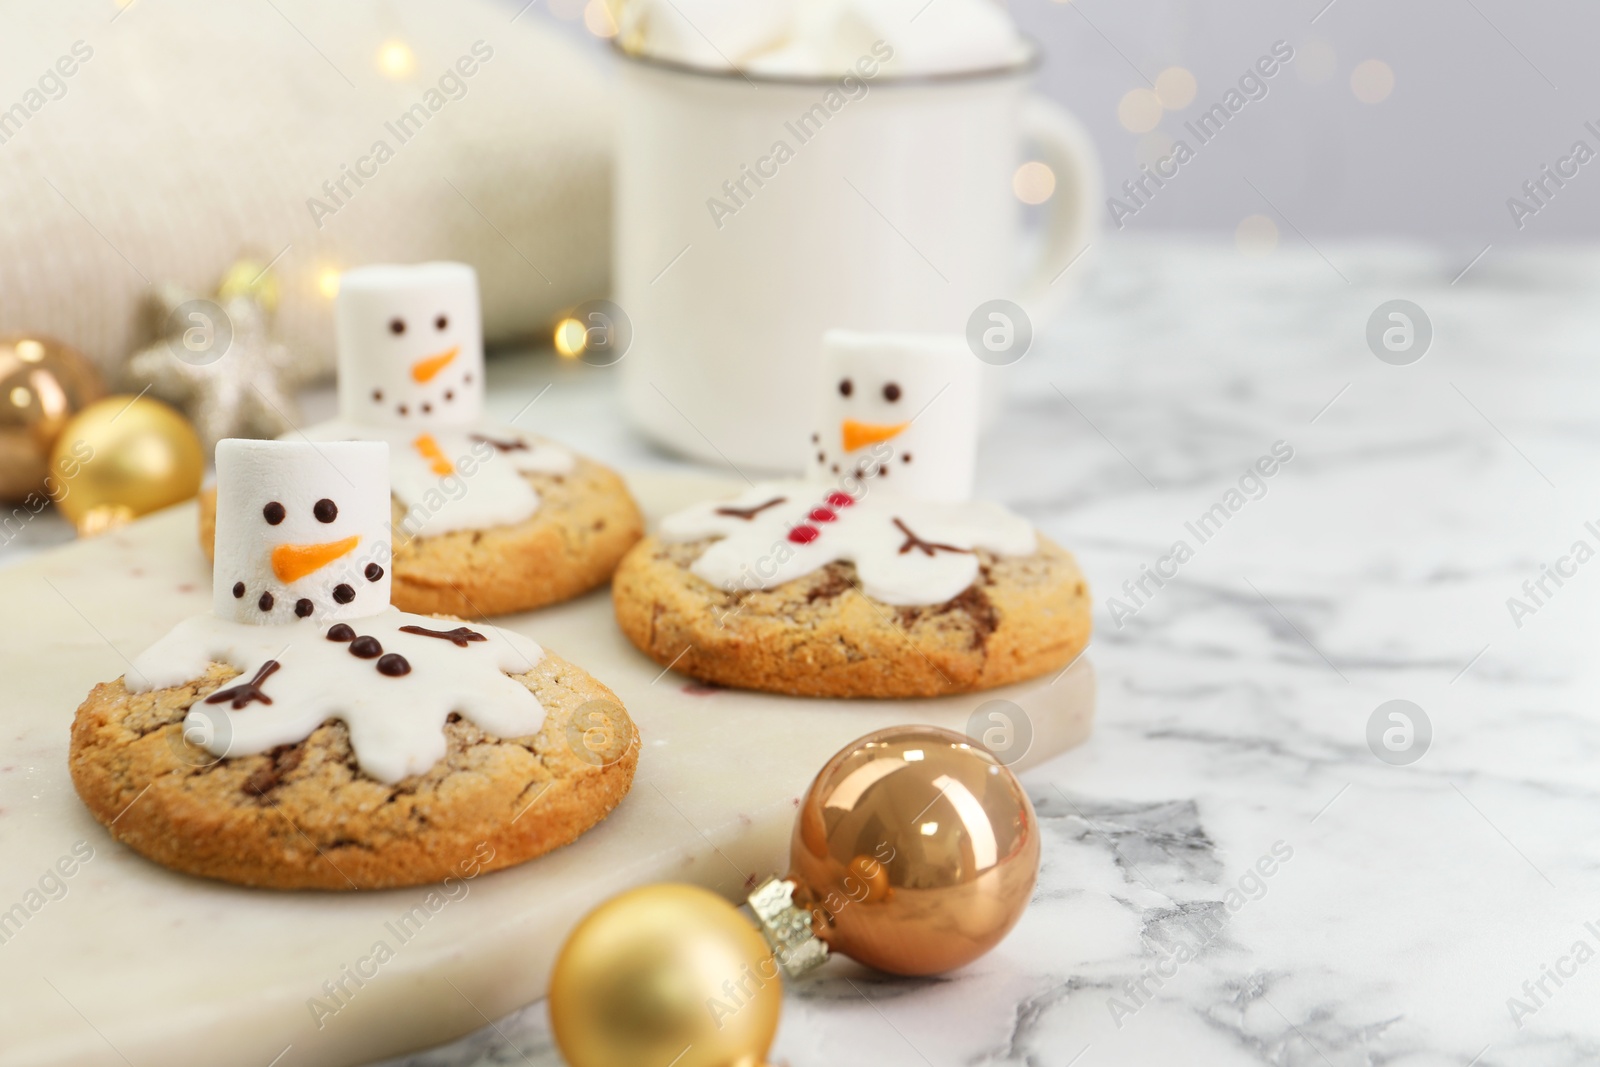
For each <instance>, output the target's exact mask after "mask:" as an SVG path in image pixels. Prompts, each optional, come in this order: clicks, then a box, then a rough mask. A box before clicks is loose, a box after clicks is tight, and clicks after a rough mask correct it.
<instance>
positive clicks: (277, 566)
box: [71, 441, 638, 889]
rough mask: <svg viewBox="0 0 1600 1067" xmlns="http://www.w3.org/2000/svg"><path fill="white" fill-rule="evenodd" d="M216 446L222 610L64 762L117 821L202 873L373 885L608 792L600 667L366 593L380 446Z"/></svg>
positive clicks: (607, 725)
mask: <svg viewBox="0 0 1600 1067" xmlns="http://www.w3.org/2000/svg"><path fill="white" fill-rule="evenodd" d="M217 451H218V458H217V467H218V486H219V515H218V520H217V529H218V533H219V542H218V544H219V550H218V552H217V558H216V562H215V565H214V580H215V586H216V589H215V610H214V611H213V612H212V613H211V614H207V615H202V616H196V617H194V618H191V619H188V620H185V621H184V622H183V623H180V624H179V625H178V626H177V627H176V628H174V629H173V630H172V631H171V632H169V633H168V634H167V635H166V636H165V637H163V638H161V639H160V640H159V641H157V642H156V643H155V644H154V645H152V646H151V647H150V648H149V649H147V650H146V651H145V652H143V653H142V654H140V655H139V656H138V657H136V658H135V659H134V661H133V663H132V664H131V666H130V669H129V671H128V673H127V674H126V675H125V676H124V677H123V678H120V679H118V680H116V681H114V682H110V683H106V684H103V685H100V686H97V687H96V688H95V689H94V691H93V692H92V693H90V695H89V698H88V699H87V700H86V701H85V702H84V704H83V705H82V706H81V707H80V708H79V709H78V714H77V717H76V719H75V721H74V723H73V731H72V749H71V768H72V776H73V782H74V784H75V785H76V787H77V790H78V794H79V796H80V797H82V798H83V800H84V802H85V804H87V805H88V807H89V808H90V810H91V811H92V812H93V813H94V814H95V816H96V818H98V819H99V820H100V821H101V822H102V823H104V824H105V825H106V826H107V828H108V829H109V830H110V831H111V833H112V834H113V835H114V836H115V837H117V838H118V839H119V840H121V841H123V842H125V843H127V844H128V845H130V846H131V847H133V848H134V849H135V850H137V851H139V852H141V853H143V854H144V855H146V856H148V857H150V858H151V859H154V860H156V861H157V862H160V863H163V864H165V865H167V866H170V867H173V868H175V869H177V870H181V871H185V872H188V873H191V874H196V875H201V876H205V877H211V878H220V879H223V880H226V881H232V882H238V883H241V884H245V885H252V886H266V887H273V888H325V889H367V888H380V887H388V886H399V885H412V884H419V883H424V882H431V881H438V880H441V879H443V878H446V877H450V876H451V875H454V876H456V877H461V876H462V870H463V869H464V867H463V865H465V864H471V865H472V866H473V868H474V870H475V871H476V870H493V869H496V868H499V867H504V866H508V865H511V864H515V863H520V862H522V861H524V860H527V859H530V858H532V857H534V856H537V855H540V854H542V853H544V852H547V851H549V850H550V849H552V848H556V847H559V846H560V845H562V844H565V843H567V842H569V841H571V840H573V839H574V838H576V837H577V836H578V835H579V834H581V833H583V832H584V831H585V830H587V829H588V828H589V827H591V826H593V825H594V824H595V823H596V822H598V821H599V820H601V819H603V818H604V817H605V815H606V814H607V813H608V812H609V811H610V810H611V809H612V808H613V807H615V805H616V804H617V803H618V802H619V801H620V800H621V798H622V796H623V795H624V794H625V793H626V792H627V790H628V787H629V785H630V784H631V782H632V777H633V770H634V766H635V764H636V761H637V751H638V737H637V731H636V729H635V728H634V726H633V723H632V721H631V720H630V719H629V717H628V715H627V712H626V711H625V710H624V709H623V707H622V705H621V703H620V702H619V701H618V700H617V699H616V697H615V695H613V694H612V693H611V692H610V691H609V690H608V689H606V688H605V686H603V685H601V684H600V683H599V682H597V681H595V680H594V679H593V678H591V677H590V676H589V675H587V674H585V673H584V672H583V671H582V670H580V669H579V668H577V667H575V666H573V665H572V664H570V663H567V662H565V661H563V660H561V659H559V658H558V657H555V656H553V655H551V654H549V653H547V652H545V651H544V650H543V649H541V648H540V647H539V646H538V645H537V644H535V643H534V642H533V641H531V640H529V639H528V638H526V637H524V636H522V635H520V634H517V633H515V632H512V631H507V630H501V629H498V628H496V627H492V626H486V625H481V624H474V625H462V624H461V623H460V622H459V621H458V620H453V619H452V620H448V621H445V620H440V619H438V618H434V617H430V616H423V615H415V614H409V613H405V612H401V611H399V610H396V609H394V608H392V607H389V606H387V605H386V604H385V603H383V602H382V599H380V598H381V595H382V594H383V593H385V592H387V585H388V582H389V578H388V562H389V546H388V536H389V515H388V513H387V508H388V503H389V493H388V483H387V478H386V472H387V456H385V455H384V454H383V453H384V451H385V446H384V445H383V444H375V443H370V442H347V441H341V442H332V443H327V444H313V443H310V442H282V441H279V442H267V441H224V442H222V443H221V444H219V446H218V450H217ZM241 587H242V589H241ZM383 599H386V598H383Z"/></svg>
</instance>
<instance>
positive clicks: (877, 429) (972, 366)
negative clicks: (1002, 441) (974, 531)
mask: <svg viewBox="0 0 1600 1067" xmlns="http://www.w3.org/2000/svg"><path fill="white" fill-rule="evenodd" d="M822 347H823V354H822V366H823V382H824V395H823V399H822V403H821V415H820V418H819V419H818V421H817V424H816V425H817V429H816V432H815V433H813V434H812V435H811V454H810V458H809V460H808V463H807V469H808V475H809V477H810V478H811V480H813V481H837V480H838V479H839V478H841V477H843V476H846V475H849V474H852V473H854V474H856V475H858V476H860V475H864V474H867V473H869V472H871V471H873V470H876V471H877V477H879V478H882V479H884V482H883V484H884V487H885V488H888V489H892V490H893V491H894V492H896V493H897V494H900V495H903V496H907V497H916V498H920V499H923V500H935V501H961V500H966V499H968V498H969V497H970V496H971V495H972V479H973V467H974V464H975V462H976V457H977V447H978V382H979V371H980V368H979V366H978V361H977V360H976V359H975V358H974V357H973V355H972V352H971V351H970V350H969V349H968V348H967V346H966V342H965V340H964V339H963V338H962V337H960V336H959V335H950V336H943V335H923V334H896V333H854V332H849V331H845V330H830V331H829V332H828V333H827V334H826V335H825V336H824V337H823V339H822Z"/></svg>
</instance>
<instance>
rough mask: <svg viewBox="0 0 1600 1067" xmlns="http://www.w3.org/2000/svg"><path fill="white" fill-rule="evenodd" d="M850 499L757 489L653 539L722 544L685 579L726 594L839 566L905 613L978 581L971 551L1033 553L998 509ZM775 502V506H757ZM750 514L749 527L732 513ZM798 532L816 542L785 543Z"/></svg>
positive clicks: (880, 497) (1026, 530)
mask: <svg viewBox="0 0 1600 1067" xmlns="http://www.w3.org/2000/svg"><path fill="white" fill-rule="evenodd" d="M857 492H858V493H859V494H861V495H858V496H856V497H853V498H852V497H850V496H848V495H847V494H845V493H843V492H842V491H841V490H837V489H834V488H832V487H830V486H828V485H826V484H821V483H815V482H763V483H761V484H759V485H756V486H754V487H752V488H750V489H748V490H746V491H745V492H743V493H741V494H740V495H739V496H737V497H735V498H734V499H732V500H719V501H709V502H706V503H701V504H696V505H695V506H694V507H691V508H687V509H685V510H683V511H680V512H678V513H677V514H675V515H671V516H669V517H668V518H666V519H664V520H662V523H661V527H660V530H659V531H658V532H659V535H660V537H661V539H662V540H663V541H668V542H678V543H682V542H685V541H698V540H702V539H704V538H708V537H715V538H719V540H717V541H715V542H714V543H713V544H711V545H710V546H708V547H707V548H706V550H705V552H703V553H702V554H701V556H700V558H699V559H697V560H696V561H695V562H694V564H693V566H691V567H690V570H691V571H692V572H693V573H695V574H696V575H698V576H699V577H701V578H704V579H705V580H706V581H708V582H710V583H711V584H712V585H715V586H717V587H718V588H719V589H723V590H726V591H728V592H734V591H736V590H740V589H771V588H773V587H775V586H778V585H782V584H783V583H784V582H789V581H793V580H794V579H796V578H800V577H803V576H805V575H807V574H810V573H811V572H813V571H816V570H820V569H821V568H823V567H825V566H827V565H828V564H829V563H833V562H837V561H844V562H849V563H854V564H855V566H856V574H857V576H858V577H859V579H860V583H861V591H862V592H864V593H865V594H866V595H867V596H869V597H872V598H873V599H874V600H878V601H881V602H883V603H885V604H893V605H896V606H907V607H909V606H912V605H919V604H942V603H944V602H945V601H947V600H950V599H951V598H953V597H956V596H959V595H960V594H961V591H962V590H964V589H966V588H967V586H969V585H971V584H972V581H973V579H974V578H976V577H977V576H978V557H977V555H976V554H975V550H977V549H983V550H985V551H988V552H992V553H994V554H995V555H998V556H1031V555H1033V554H1034V553H1035V552H1037V551H1038V547H1039V540H1038V536H1037V535H1036V534H1035V533H1034V530H1033V527H1032V526H1031V525H1030V524H1029V523H1028V522H1027V520H1025V519H1023V518H1022V517H1020V516H1018V515H1015V514H1013V513H1012V512H1010V511H1008V510H1006V509H1005V508H1003V507H1001V506H1000V505H998V504H992V503H987V502H984V501H963V502H959V503H944V502H936V501H931V500H917V499H913V498H910V497H903V496H897V495H895V494H893V493H890V492H889V491H888V490H886V489H883V488H879V487H877V486H870V487H868V488H867V489H865V490H864V491H863V490H857ZM842 500H851V501H852V502H851V503H849V504H841V503H840V501H842ZM772 501H778V503H775V504H771V506H768V507H762V505H764V504H769V503H770V502H772ZM757 508H759V509H760V510H759V511H756V512H755V513H754V514H750V517H748V518H746V517H743V515H741V514H739V512H744V513H746V514H749V513H750V512H751V511H752V510H753V509H757ZM825 516H831V518H827V517H825ZM799 527H804V528H806V529H809V530H811V531H814V532H815V535H814V536H813V537H812V538H811V540H809V541H806V542H804V543H798V542H796V541H795V540H792V539H791V536H790V533H791V531H792V530H795V529H796V528H799ZM800 536H802V537H805V536H807V534H805V533H804V532H802V533H801V535H800Z"/></svg>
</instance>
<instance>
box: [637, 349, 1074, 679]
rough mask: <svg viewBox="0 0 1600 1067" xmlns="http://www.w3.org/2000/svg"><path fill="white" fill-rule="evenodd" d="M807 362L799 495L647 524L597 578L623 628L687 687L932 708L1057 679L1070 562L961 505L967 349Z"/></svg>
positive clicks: (969, 414)
mask: <svg viewBox="0 0 1600 1067" xmlns="http://www.w3.org/2000/svg"><path fill="white" fill-rule="evenodd" d="M825 349H826V352H825V362H826V363H827V365H828V367H829V371H830V377H829V390H830V396H829V397H828V399H827V400H826V401H825V402H824V404H823V405H821V410H822V411H823V412H824V414H823V416H822V418H821V423H820V425H819V427H818V430H817V432H816V433H815V434H814V435H813V436H812V440H811V447H812V449H813V453H812V456H811V459H810V463H809V468H808V472H809V475H810V477H809V480H807V481H793V482H769V483H762V484H759V485H754V486H751V487H750V488H749V489H747V490H746V491H745V492H743V493H741V494H739V495H738V496H737V497H734V498H732V499H730V500H719V501H709V502H705V503H701V504H697V505H695V506H693V507H690V508H687V509H685V510H683V511H681V512H678V513H677V514H674V515H670V516H668V517H667V518H666V519H664V520H663V521H662V522H661V524H660V528H659V529H658V530H657V532H656V534H655V535H654V536H652V537H648V538H646V539H645V540H644V541H643V542H641V543H640V544H639V545H638V546H637V547H635V548H634V549H633V551H632V552H630V553H629V554H628V556H627V557H626V558H625V559H624V560H623V562H622V565H621V566H620V567H619V568H618V569H617V573H616V575H615V576H614V578H613V580H612V598H613V601H614V603H615V606H616V612H617V620H618V622H619V624H620V625H621V627H622V629H623V632H624V633H626V634H627V635H628V637H629V639H631V640H632V641H633V643H634V644H635V645H637V646H638V647H639V648H640V649H642V650H643V651H644V652H645V653H646V654H648V655H649V656H651V657H652V658H653V659H655V660H656V661H657V662H659V663H662V664H666V665H670V666H672V667H673V668H674V669H676V670H678V671H681V672H683V673H685V674H689V675H691V676H693V677H696V678H700V679H703V680H706V681H711V682H716V683H719V684H723V685H732V686H740V687H745V688H751V689H764V690H772V691H777V692H785V693H796V694H802V695H808V696H828V697H912V696H940V695H945V694H950V693H959V692H967V691H971V690H978V689H988V688H992V687H994V686H999V685H1005V684H1008V683H1011V682H1016V681H1021V680H1023V679H1026V678H1030V677H1034V676H1037V675H1040V674H1043V673H1045V672H1047V671H1051V670H1056V669H1059V668H1061V667H1064V666H1065V665H1066V664H1068V663H1070V662H1071V661H1072V659H1073V658H1074V657H1076V656H1077V655H1078V653H1079V652H1081V651H1082V650H1083V648H1084V647H1085V646H1086V645H1087V643H1088V640H1089V632H1090V607H1089V596H1088V589H1087V586H1086V584H1085V581H1084V578H1083V575H1082V573H1081V572H1080V571H1079V570H1078V567H1077V564H1076V563H1075V562H1074V560H1073V559H1072V557H1071V555H1069V554H1068V553H1066V552H1065V551H1063V550H1062V549H1060V548H1058V547H1057V546H1055V545H1053V544H1051V543H1050V542H1049V541H1048V540H1046V539H1045V538H1043V537H1041V536H1039V535H1038V534H1037V533H1036V532H1035V531H1034V529H1033V527H1032V526H1031V525H1030V524H1029V523H1028V522H1027V521H1026V520H1024V519H1022V518H1021V517H1019V516H1017V515H1015V514H1013V513H1011V512H1009V511H1007V510H1006V509H1005V508H1003V507H1000V506H999V505H997V504H992V503H987V502H982V501H973V500H970V499H968V490H969V488H970V484H971V480H972V470H973V463H972V458H973V450H974V449H975V446H976V435H977V410H976V408H977V390H976V373H975V371H974V370H973V369H972V367H969V366H968V364H973V363H974V361H973V357H972V355H971V353H970V352H966V351H965V350H964V348H963V347H962V346H961V345H960V343H959V339H957V340H956V341H954V342H952V341H950V340H949V339H945V338H920V337H916V336H910V335H869V334H830V335H829V336H828V338H827V339H826V341H825ZM902 401H903V402H905V407H904V408H903V409H901V408H896V407H895V405H896V404H899V403H901V402H902ZM908 457H909V460H910V461H909V462H908V461H907V459H908ZM836 468H837V469H838V471H839V472H840V473H838V474H837V475H836V474H835V469H836Z"/></svg>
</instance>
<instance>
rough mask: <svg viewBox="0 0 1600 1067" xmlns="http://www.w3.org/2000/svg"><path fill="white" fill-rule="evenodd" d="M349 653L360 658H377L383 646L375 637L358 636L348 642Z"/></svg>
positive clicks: (381, 652) (381, 653)
mask: <svg viewBox="0 0 1600 1067" xmlns="http://www.w3.org/2000/svg"><path fill="white" fill-rule="evenodd" d="M350 654H351V655H352V656H359V657H360V658H361V659H377V658H378V657H379V656H381V655H383V646H382V645H380V644H379V643H378V639H377V638H376V637H358V638H356V639H355V640H354V641H351V642H350Z"/></svg>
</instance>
